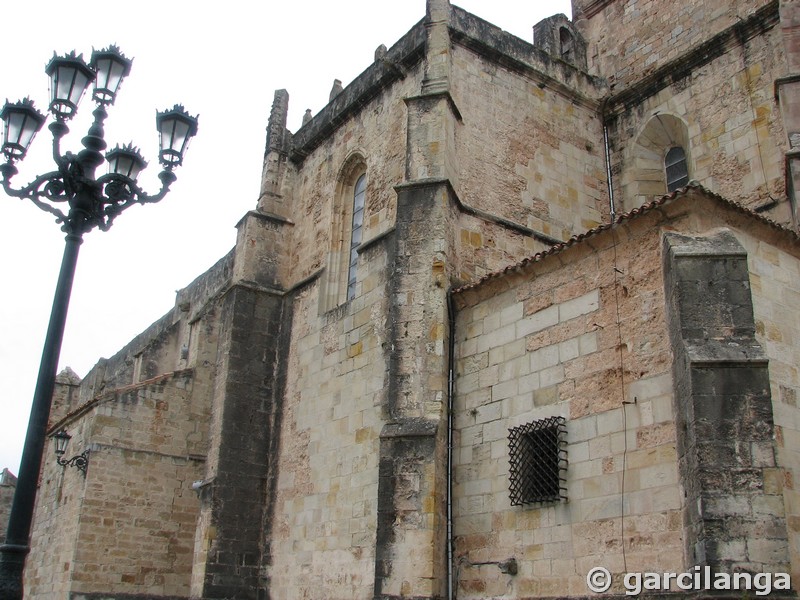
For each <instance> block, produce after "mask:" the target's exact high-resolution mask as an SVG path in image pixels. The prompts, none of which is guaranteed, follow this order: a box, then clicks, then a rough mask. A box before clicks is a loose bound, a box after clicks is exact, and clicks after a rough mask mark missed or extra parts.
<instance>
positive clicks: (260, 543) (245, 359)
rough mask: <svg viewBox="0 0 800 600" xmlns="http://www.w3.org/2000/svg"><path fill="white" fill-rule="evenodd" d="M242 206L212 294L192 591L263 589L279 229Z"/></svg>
mask: <svg viewBox="0 0 800 600" xmlns="http://www.w3.org/2000/svg"><path fill="white" fill-rule="evenodd" d="M290 226H291V222H289V221H288V220H286V219H284V218H282V217H280V216H278V215H276V214H264V213H263V212H260V211H251V212H249V213H248V214H246V215H245V216H244V217H243V218H242V220H241V221H240V222H239V224H238V236H237V242H236V249H235V256H234V261H233V268H232V275H231V285H230V287H229V289H228V290H227V291H226V292H225V293H224V294H223V296H222V298H221V299H220V301H219V304H218V308H217V310H219V313H220V317H219V332H220V333H219V342H218V351H217V357H216V364H215V366H214V370H215V373H216V377H215V380H214V390H213V394H212V398H213V399H212V403H213V407H212V410H211V415H212V419H211V424H210V436H209V437H210V442H209V446H210V447H209V452H208V461H207V470H206V475H205V478H204V480H203V482H202V484H200V498H201V512H200V518H199V520H198V530H197V535H196V538H195V561H194V570H193V573H192V595H193V597H195V596H196V597H201V598H204V599H206V600H212V599H223V598H241V599H247V600H264V599H266V598H269V582H268V581H266V580H265V579H264V576H263V573H264V570H265V569H264V566H265V565H267V564H269V562H270V560H271V559H270V554H269V553H270V551H271V548H270V535H269V532H270V528H271V523H272V520H271V516H272V509H273V503H272V502H273V499H274V496H275V485H276V482H277V464H276V461H277V456H278V452H277V447H278V442H279V434H280V421H281V417H282V398H283V391H284V378H285V370H286V364H285V357H286V356H287V355H288V350H287V345H288V341H286V339H285V335H286V331H287V329H288V325H287V324H285V322H284V313H285V305H286V301H285V293H284V291H283V290H284V286H285V283H284V273H283V269H284V267H285V263H286V261H285V260H284V257H285V249H286V248H287V247H288V245H287V244H286V242H285V238H286V235H285V231H286V228H287V227H290Z"/></svg>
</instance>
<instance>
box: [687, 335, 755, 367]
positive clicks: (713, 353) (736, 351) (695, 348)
mask: <svg viewBox="0 0 800 600" xmlns="http://www.w3.org/2000/svg"><path fill="white" fill-rule="evenodd" d="M683 344H684V350H685V351H686V356H687V358H688V359H689V362H690V363H691V365H692V367H711V366H724V367H735V366H737V365H742V366H748V367H750V366H754V365H766V364H768V363H769V359H768V358H767V355H766V353H765V352H764V349H763V348H762V347H761V345H760V344H759V343H758V342H757V341H756V340H755V339H749V340H748V339H736V338H731V339H727V340H691V341H689V340H684V342H683Z"/></svg>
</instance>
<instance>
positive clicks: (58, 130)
mask: <svg viewBox="0 0 800 600" xmlns="http://www.w3.org/2000/svg"><path fill="white" fill-rule="evenodd" d="M49 129H50V131H51V132H52V133H53V161H54V162H55V163H56V164H57V165H58V166H59V168H60V169H63V168H66V163H67V160H66V159H65V158H64V157H63V156H62V155H61V138H63V137H64V136H65V135H67V134H68V133H69V127H67V124H66V123H64V121H61V120H58V121H54V122H52V123H50V127H49Z"/></svg>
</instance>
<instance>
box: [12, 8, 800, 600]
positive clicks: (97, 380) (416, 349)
mask: <svg viewBox="0 0 800 600" xmlns="http://www.w3.org/2000/svg"><path fill="white" fill-rule="evenodd" d="M420 2H421V6H420V11H421V14H420V17H421V20H420V22H419V23H418V24H417V25H415V26H414V27H413V28H412V29H411V30H410V31H409V32H408V33H407V34H406V35H405V36H403V37H402V38H401V39H400V40H398V41H397V42H396V43H395V44H394V45H392V46H391V47H390V48H384V47H381V48H379V49H378V50H377V51H376V52H375V61H374V62H373V63H372V64H371V65H368V66H367V68H366V69H365V70H364V71H363V72H362V74H361V75H360V76H359V77H358V78H357V79H356V80H354V81H353V82H351V83H349V84H348V85H346V86H343V87H342V88H341V89H339V86H336V88H335V90H334V91H333V92H332V94H331V100H330V103H329V104H328V105H327V106H326V107H324V108H323V109H322V110H321V111H320V112H319V113H318V114H317V115H314V116H311V115H309V118H308V119H306V120H305V122H304V123H303V125H302V127H301V128H300V129H298V130H297V131H294V132H292V131H289V130H288V129H287V128H286V116H287V111H288V106H289V102H290V97H289V92H288V91H286V90H277V91H276V92H275V98H274V102H273V105H272V108H271V111H270V114H269V117H268V127H267V140H266V153H265V157H264V163H263V175H262V185H261V189H260V193H259V196H258V198H255V199H254V208H253V210H252V211H249V212H248V213H247V214H245V215H244V216H243V217H242V219H241V221H240V222H239V224H238V236H237V241H236V245H235V247H234V248H233V249H232V250H231V251H230V253H229V254H228V255H227V256H225V257H222V258H221V259H220V261H219V262H218V263H217V264H215V265H214V266H212V267H211V268H210V269H209V270H208V271H207V272H206V273H204V274H202V275H200V276H199V277H198V278H197V279H196V280H195V281H194V282H192V283H191V284H190V285H189V286H188V287H186V288H185V289H183V290H180V291H179V292H178V293H177V298H176V302H175V306H174V307H173V308H172V309H171V310H169V311H168V312H167V313H166V314H165V315H164V317H162V318H161V319H160V320H159V321H157V322H156V323H154V324H153V325H151V326H150V327H149V328H148V329H147V330H146V331H144V332H142V333H141V334H140V335H139V336H137V337H136V338H135V339H133V340H132V341H131V342H130V343H129V344H128V345H127V346H126V347H124V348H122V349H121V350H120V351H119V352H118V353H117V354H116V355H114V356H112V357H111V358H109V359H102V360H100V361H99V362H98V363H97V365H96V366H95V367H94V368H93V369H92V370H91V371H90V372H89V373H87V374H85V375H84V377H83V378H82V379H81V378H79V377H78V376H77V375H75V374H74V373H70V372H65V373H63V374H62V375H61V376H60V378H59V381H58V385H57V389H56V395H55V398H54V404H53V412H52V415H51V422H50V428H51V432H55V431H57V430H59V429H61V428H66V429H67V430H68V431H69V432H70V434H71V435H72V442H71V451H72V450H74V451H75V452H78V453H79V452H83V451H88V455H89V468H88V470H87V472H86V474H85V475H84V474H83V473H81V472H79V471H77V470H76V469H66V470H64V469H61V468H60V467H58V466H57V465H56V464H55V463H52V462H51V461H48V463H47V464H46V465H45V466H44V468H43V472H42V475H41V486H40V490H39V494H38V497H37V502H38V504H37V507H36V515H35V525H34V532H33V538H32V550H31V553H30V556H29V558H28V561H27V566H26V574H25V586H26V593H27V597H30V598H36V599H42V600H62V599H64V598H67V599H70V600H101V599H102V600H134V599H138V600H144V599H148V600H156V599H159V600H175V599H178V598H186V599H188V598H196V599H201V598H202V599H206V600H222V599H223V598H239V599H245V600H267V599H284V598H285V599H301V598H305V599H315V598H319V599H322V598H328V599H341V600H353V599H362V600H379V599H386V600H388V599H395V598H415V599H423V598H424V599H441V598H448V599H451V598H455V597H458V598H459V599H460V600H469V599H473V598H474V599H476V600H477V599H479V598H480V599H483V598H489V597H491V598H499V597H502V598H518V599H529V598H550V597H562V598H563V597H570V598H576V599H577V598H584V597H595V596H593V595H592V594H591V593H590V590H589V588H587V583H586V577H587V574H588V573H589V572H590V570H591V569H592V568H594V567H604V568H606V569H608V571H609V572H610V573H611V574H612V576H613V583H612V584H611V587H610V588H609V590H607V594H624V593H625V592H627V591H629V590H628V589H627V588H626V587H625V583H624V582H625V578H624V575H625V574H626V573H629V572H659V573H661V572H674V573H682V572H691V571H692V570H693V569H695V568H699V569H701V568H705V567H708V568H709V569H713V571H714V572H715V573H722V574H728V575H730V574H733V573H745V574H750V576H751V577H752V576H754V575H755V574H758V573H765V574H770V576H771V574H775V573H784V572H785V573H787V574H791V576H792V577H793V580H795V581H797V580H798V578H800V495H798V492H797V490H796V484H795V482H796V481H798V480H800V412H799V409H798V395H800V367H798V365H800V324H799V323H798V320H797V318H796V315H797V314H798V311H800V239H799V238H798V234H797V231H798V230H797V217H798V210H797V204H796V197H797V196H796V188H797V186H798V185H800V183H798V182H799V181H800V176H797V173H800V169H798V168H797V165H796V164H795V163H796V162H797V160H798V155H797V154H796V152H797V145H798V144H800V141H798V140H800V137H798V136H800V134H798V131H800V128H799V127H800V126H799V125H798V123H800V121H798V115H800V108H798V106H800V86H798V84H797V82H798V81H800V70H798V69H800V54H798V50H799V49H800V44H798V42H797V39H798V36H797V23H800V18H798V16H797V15H796V14H795V13H796V12H797V10H798V6H800V3H797V2H793V1H789V0H780V1H779V0H759V1H757V2H753V1H744V0H741V1H735V2H730V1H725V2H723V1H722V0H684V1H682V2H678V1H677V0H657V1H656V0H573V15H574V19H573V20H571V21H570V20H569V19H568V18H567V17H565V16H564V15H554V16H553V17H550V18H548V19H545V20H544V21H542V22H540V23H539V24H535V28H534V38H533V43H529V42H528V41H525V40H521V39H518V38H516V37H514V36H512V35H510V34H508V33H506V32H504V31H502V30H501V29H500V28H498V27H496V26H494V25H492V24H491V23H488V22H486V21H484V20H482V19H480V18H479V17H478V16H475V15H472V14H470V13H468V12H466V11H464V10H462V9H460V8H458V7H457V6H453V5H451V4H450V3H449V1H448V0H426V2H425V9H426V10H425V12H424V13H422V0H420ZM531 25H534V24H531ZM675 147H680V148H681V149H682V150H683V155H684V156H685V159H686V160H685V164H684V167H685V170H686V172H687V173H688V180H689V181H690V183H688V185H684V186H683V187H680V188H679V189H677V190H669V189H668V186H667V177H666V169H665V163H664V160H665V157H666V154H667V152H669V151H670V150H671V149H672V148H675ZM798 164H800V163H798ZM361 176H364V177H365V181H366V188H365V195H364V202H363V213H361V214H362V217H363V218H362V223H361V229H360V233H361V237H360V241H359V240H356V243H355V244H353V243H352V237H351V233H352V231H351V230H352V226H353V213H354V212H356V213H357V214H358V213H359V210H355V209H354V190H355V188H356V185H355V184H356V181H358V180H359V178H360V177H361ZM352 277H354V281H355V283H354V287H353V286H349V285H348V283H349V280H350V279H351V278H352ZM553 418H557V419H559V420H560V419H563V422H564V429H565V433H564V442H565V444H564V445H563V448H562V450H563V456H564V457H566V458H567V461H565V462H564V463H563V465H562V466H563V469H562V470H561V471H560V472H559V473H560V477H561V481H560V482H559V485H560V486H561V487H563V490H564V494H563V495H564V496H565V497H566V499H565V500H562V501H556V502H545V503H531V504H522V505H512V504H511V498H510V496H509V468H510V463H509V440H508V436H509V430H510V429H512V428H521V427H524V426H526V425H527V424H530V423H533V422H535V421H537V420H539V419H553ZM534 442H535V440H533V439H526V441H525V442H524V443H529V444H534ZM519 443H522V442H519ZM532 447H533V446H531V448H532ZM526 448H528V446H526ZM51 451H52V449H46V452H51ZM526 451H529V452H534V450H530V449H529V450H526ZM547 451H548V450H542V449H541V448H540V449H538V450H536V452H547ZM534 455H535V454H534ZM548 461H549V462H548ZM544 462H545V463H548V464H550V463H552V457H549V456H548V457H546V459H545V461H544ZM534 471H535V469H534ZM123 474H124V476H123ZM2 492H3V488H2V487H0V493H2ZM1 501H2V500H0V502H1ZM1 516H2V512H0V517H1ZM1 520H2V519H0V521H1ZM56 521H57V522H58V527H55V526H54V523H55V522H56ZM748 593H750V594H751V595H752V594H753V593H755V590H750V592H748ZM792 594H793V591H792V590H783V589H778V590H776V591H775V593H774V595H777V596H787V597H788V596H791V595H792ZM706 595H708V594H707V593H706V591H705V590H681V589H679V588H678V587H677V584H673V586H672V587H671V588H670V589H664V590H657V591H656V590H654V591H653V597H654V598H657V597H675V596H686V597H691V598H699V597H704V596H706ZM740 595H741V594H740V593H734V594H732V595H731V597H734V596H735V597H739V596H740ZM719 597H723V596H719ZM726 597H727V596H726Z"/></svg>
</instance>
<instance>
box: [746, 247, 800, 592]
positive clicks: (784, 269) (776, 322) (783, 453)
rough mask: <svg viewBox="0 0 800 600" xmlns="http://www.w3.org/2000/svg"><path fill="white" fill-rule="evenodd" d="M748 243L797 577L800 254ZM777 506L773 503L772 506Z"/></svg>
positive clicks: (758, 330) (780, 485) (799, 545)
mask: <svg viewBox="0 0 800 600" xmlns="http://www.w3.org/2000/svg"><path fill="white" fill-rule="evenodd" d="M738 239H739V241H740V243H741V244H742V245H743V246H744V247H745V248H746V250H747V256H748V264H749V268H750V286H751V293H752V297H753V311H754V314H755V328H756V339H757V340H758V341H759V343H760V345H761V347H762V348H763V350H764V353H765V354H766V355H767V357H768V359H769V372H770V386H771V390H770V391H771V396H772V410H773V419H774V423H775V434H774V435H775V446H776V452H777V454H776V459H777V463H778V465H779V466H780V467H781V468H782V469H783V478H782V480H779V481H775V482H772V483H773V484H774V485H775V486H776V487H777V489H780V490H782V493H783V504H784V512H785V515H786V528H787V531H788V536H789V557H790V560H791V564H792V577H793V579H797V578H798V577H800V491H799V490H798V485H797V484H796V482H797V481H798V480H799V479H800V405H798V398H800V368H799V367H798V365H800V350H799V349H798V343H797V341H798V340H800V322H798V320H797V319H794V318H791V317H790V315H795V314H797V312H798V310H800V256H798V252H797V248H796V246H795V247H794V248H793V247H792V245H791V244H790V245H788V246H787V245H786V244H785V242H784V243H781V239H780V238H777V239H776V241H775V243H774V244H768V243H764V242H763V241H760V240H758V239H755V238H752V237H750V236H746V235H742V234H739V235H738ZM772 510H774V509H772Z"/></svg>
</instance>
